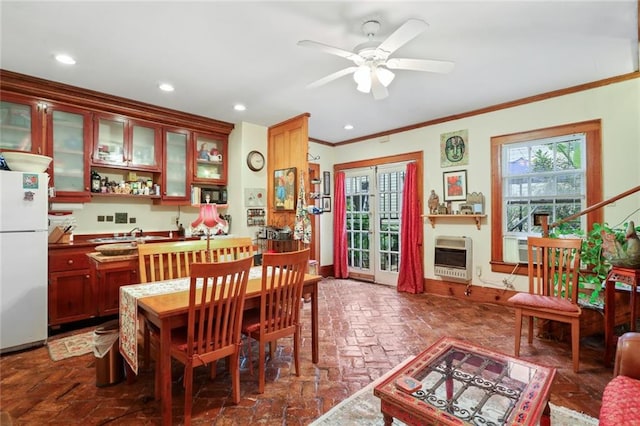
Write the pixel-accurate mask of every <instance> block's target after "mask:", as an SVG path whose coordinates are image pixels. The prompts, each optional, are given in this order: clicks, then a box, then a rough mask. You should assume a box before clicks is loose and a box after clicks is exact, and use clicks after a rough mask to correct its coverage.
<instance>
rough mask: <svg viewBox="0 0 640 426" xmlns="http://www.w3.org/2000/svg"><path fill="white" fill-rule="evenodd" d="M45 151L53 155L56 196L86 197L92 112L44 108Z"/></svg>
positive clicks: (67, 108) (57, 107)
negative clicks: (46, 145) (46, 147)
mask: <svg viewBox="0 0 640 426" xmlns="http://www.w3.org/2000/svg"><path fill="white" fill-rule="evenodd" d="M45 117H46V129H47V130H46V131H47V143H48V149H47V152H50V153H52V156H53V178H52V182H51V185H52V186H53V187H55V189H56V192H55V194H56V199H57V200H58V201H59V200H61V199H64V198H72V199H76V198H85V199H87V200H88V199H89V197H90V192H89V170H88V167H87V161H86V159H87V158H88V155H89V148H88V147H90V146H91V134H92V129H91V113H89V112H86V111H83V110H80V109H76V108H71V107H59V106H55V105H53V106H52V105H49V106H47V110H46V116H45Z"/></svg>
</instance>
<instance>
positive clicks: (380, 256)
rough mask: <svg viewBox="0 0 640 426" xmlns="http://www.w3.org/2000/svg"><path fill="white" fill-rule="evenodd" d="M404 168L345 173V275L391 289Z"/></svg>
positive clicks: (395, 270) (397, 257) (395, 274)
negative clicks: (346, 272) (346, 271)
mask: <svg viewBox="0 0 640 426" xmlns="http://www.w3.org/2000/svg"><path fill="white" fill-rule="evenodd" d="M405 170H406V164H404V163H403V164H398V163H395V164H389V165H382V166H376V167H372V168H366V169H355V170H346V171H345V193H346V210H347V211H346V223H347V256H348V261H347V265H348V269H349V275H350V276H353V277H356V278H362V279H365V280H370V281H374V282H376V283H380V284H387V285H393V286H395V285H396V284H397V281H398V271H399V267H400V256H401V253H400V224H401V219H402V215H401V209H402V189H403V187H404V174H405Z"/></svg>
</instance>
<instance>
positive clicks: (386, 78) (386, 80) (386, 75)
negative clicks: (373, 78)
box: [376, 68, 396, 87]
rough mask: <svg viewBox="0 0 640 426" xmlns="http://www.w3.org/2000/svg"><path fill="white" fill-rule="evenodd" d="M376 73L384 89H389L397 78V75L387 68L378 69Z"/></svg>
mask: <svg viewBox="0 0 640 426" xmlns="http://www.w3.org/2000/svg"><path fill="white" fill-rule="evenodd" d="M376 73H377V75H378V80H379V81H380V83H382V85H383V86H384V87H389V85H390V84H391V82H392V81H393V79H394V78H395V76H396V75H395V74H394V73H392V72H391V71H389V70H388V69H386V68H376Z"/></svg>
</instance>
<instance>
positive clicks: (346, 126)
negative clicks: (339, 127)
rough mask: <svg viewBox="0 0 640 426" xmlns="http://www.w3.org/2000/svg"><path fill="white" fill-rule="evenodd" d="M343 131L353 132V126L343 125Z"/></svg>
mask: <svg viewBox="0 0 640 426" xmlns="http://www.w3.org/2000/svg"><path fill="white" fill-rule="evenodd" d="M344 129H345V130H353V126H352V125H351V124H345V125H344Z"/></svg>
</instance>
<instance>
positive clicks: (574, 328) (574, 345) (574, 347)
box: [571, 321, 580, 373]
mask: <svg viewBox="0 0 640 426" xmlns="http://www.w3.org/2000/svg"><path fill="white" fill-rule="evenodd" d="M571 354H572V357H573V371H574V373H577V372H578V366H579V364H580V321H573V322H571Z"/></svg>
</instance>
